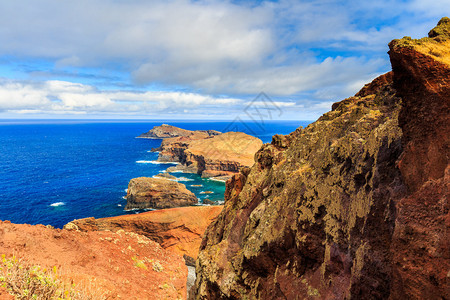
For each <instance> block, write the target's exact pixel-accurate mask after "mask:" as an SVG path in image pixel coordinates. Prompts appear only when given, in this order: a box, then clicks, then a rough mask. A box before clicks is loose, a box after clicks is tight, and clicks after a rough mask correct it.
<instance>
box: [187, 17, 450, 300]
mask: <svg viewBox="0 0 450 300" xmlns="http://www.w3.org/2000/svg"><path fill="white" fill-rule="evenodd" d="M449 24H450V22H449V19H448V18H444V19H443V20H441V22H440V23H439V25H438V26H437V27H436V28H434V29H433V30H432V31H431V32H430V37H429V38H426V39H422V40H410V39H406V40H405V39H402V40H398V41H393V42H392V43H391V44H390V52H389V54H390V57H391V62H392V66H393V72H389V73H387V74H385V75H382V76H380V77H379V78H377V79H375V80H374V81H373V82H372V83H370V84H368V85H366V86H365V87H364V88H363V89H362V90H361V91H360V92H358V93H357V94H356V95H355V96H354V97H351V98H348V99H345V100H343V101H341V102H338V103H335V104H334V105H333V108H332V111H330V112H328V113H326V114H324V115H323V116H322V117H321V118H319V120H317V121H316V122H314V123H312V124H311V125H309V126H308V127H307V128H306V129H302V128H299V129H297V130H296V131H295V132H293V133H291V134H289V135H287V136H280V135H277V136H274V138H273V140H272V143H271V144H266V145H263V146H262V147H261V149H260V150H259V151H258V152H257V153H256V155H255V164H254V165H253V167H252V168H251V169H249V170H247V169H243V170H242V171H241V173H240V174H237V175H234V176H233V178H232V179H230V180H229V181H228V182H227V190H226V193H225V197H226V199H225V200H226V201H225V206H224V209H223V211H222V213H221V214H220V215H219V217H218V218H217V220H216V221H214V222H213V223H212V225H211V226H210V227H209V228H208V229H207V231H206V233H205V237H204V239H203V242H202V245H201V248H200V253H199V256H198V260H197V281H196V284H195V287H194V290H193V295H194V297H195V298H196V299H307V298H315V297H318V298H321V299H388V298H391V299H400V298H404V299H407V298H422V299H445V297H448V294H446V293H448V290H450V287H449V280H448V272H449V270H450V257H449V255H450V252H449V251H448V249H449V240H450V239H449V237H448V232H449V230H448V229H449V225H450V222H449V219H450V218H449V204H448V201H447V194H448V183H449V177H448V176H449V173H450V171H449V168H448V157H449V151H448V149H449V147H448V146H449V142H448V139H449V136H450V135H449V134H448V133H449V132H450V130H449V128H448V126H449V124H450V122H449V109H448V106H449V102H450V97H449V86H450V85H449V82H450V72H449V64H448V61H449V60H450V54H449V51H448V49H449V47H448V33H449V31H450V30H449Z"/></svg>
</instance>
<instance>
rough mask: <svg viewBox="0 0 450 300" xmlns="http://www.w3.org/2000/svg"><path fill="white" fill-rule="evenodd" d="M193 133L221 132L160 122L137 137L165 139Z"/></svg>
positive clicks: (208, 133)
mask: <svg viewBox="0 0 450 300" xmlns="http://www.w3.org/2000/svg"><path fill="white" fill-rule="evenodd" d="M194 134H201V135H204V136H213V135H218V134H221V132H219V131H216V130H195V131H192V130H186V129H182V128H178V127H175V126H171V125H167V124H162V125H161V126H155V127H153V128H152V129H151V130H150V131H148V132H146V133H143V134H141V135H140V136H138V138H147V139H165V138H171V137H180V136H192V135H194Z"/></svg>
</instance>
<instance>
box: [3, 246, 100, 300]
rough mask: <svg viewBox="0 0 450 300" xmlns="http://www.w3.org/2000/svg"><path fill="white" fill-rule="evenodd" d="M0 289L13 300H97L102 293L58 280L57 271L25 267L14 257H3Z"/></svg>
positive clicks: (26, 265) (92, 288)
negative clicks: (11, 296) (1, 287)
mask: <svg viewBox="0 0 450 300" xmlns="http://www.w3.org/2000/svg"><path fill="white" fill-rule="evenodd" d="M0 286H3V287H4V288H6V289H7V290H8V292H9V293H10V294H11V295H14V296H15V297H16V299H20V300H26V299H36V300H60V299H61V300H63V299H64V300H69V299H70V300H101V299H106V298H107V296H106V293H103V292H102V291H101V290H100V289H98V288H96V287H94V286H92V284H87V285H86V286H76V285H74V284H71V283H69V282H68V281H66V280H63V279H62V278H61V274H60V271H59V270H58V269H57V267H53V268H51V269H46V268H42V267H40V266H37V265H31V264H27V263H26V262H25V261H23V260H19V259H17V258H16V257H14V256H13V257H11V258H6V256H5V255H4V254H3V255H2V256H1V262H0Z"/></svg>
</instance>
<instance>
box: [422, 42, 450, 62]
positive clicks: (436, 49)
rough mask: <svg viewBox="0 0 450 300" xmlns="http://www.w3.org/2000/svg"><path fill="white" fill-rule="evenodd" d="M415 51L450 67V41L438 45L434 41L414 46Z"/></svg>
mask: <svg viewBox="0 0 450 300" xmlns="http://www.w3.org/2000/svg"><path fill="white" fill-rule="evenodd" d="M414 49H415V50H416V51H417V52H420V53H422V54H425V55H429V56H431V57H433V58H434V59H435V60H437V61H438V62H441V63H444V64H446V65H448V66H450V40H447V41H445V42H442V43H438V42H436V41H434V40H432V39H429V40H428V41H426V40H425V41H422V40H421V42H419V43H417V44H416V45H414Z"/></svg>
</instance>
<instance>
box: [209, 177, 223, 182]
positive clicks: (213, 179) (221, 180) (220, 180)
mask: <svg viewBox="0 0 450 300" xmlns="http://www.w3.org/2000/svg"><path fill="white" fill-rule="evenodd" d="M208 180H212V181H217V182H223V183H225V182H226V180H223V179H216V178H208Z"/></svg>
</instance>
